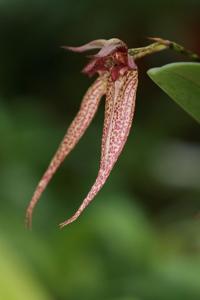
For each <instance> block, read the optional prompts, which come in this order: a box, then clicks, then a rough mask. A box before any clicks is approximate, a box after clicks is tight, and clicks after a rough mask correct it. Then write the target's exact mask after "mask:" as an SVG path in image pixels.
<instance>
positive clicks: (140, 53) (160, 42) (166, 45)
mask: <svg viewBox="0 0 200 300" xmlns="http://www.w3.org/2000/svg"><path fill="white" fill-rule="evenodd" d="M149 40H151V41H154V43H152V44H150V45H148V46H145V47H141V48H132V49H129V50H128V53H129V54H130V55H131V56H132V57H133V59H134V60H137V59H139V58H142V57H144V56H147V55H151V54H153V53H156V52H160V51H163V50H166V49H171V50H173V51H176V52H178V53H181V54H183V55H186V56H187V57H188V58H189V59H192V60H195V61H200V56H199V55H198V54H196V53H194V52H192V51H190V50H187V49H185V48H184V47H183V46H181V45H179V44H177V43H175V42H173V41H169V40H164V39H161V38H149Z"/></svg>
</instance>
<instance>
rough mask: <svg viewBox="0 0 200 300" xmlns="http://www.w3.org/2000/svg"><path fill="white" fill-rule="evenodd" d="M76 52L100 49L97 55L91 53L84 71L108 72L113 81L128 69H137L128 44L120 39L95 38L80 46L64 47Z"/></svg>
mask: <svg viewBox="0 0 200 300" xmlns="http://www.w3.org/2000/svg"><path fill="white" fill-rule="evenodd" d="M64 48H66V49H68V50H71V51H74V52H84V51H89V50H92V49H100V50H99V51H98V53H96V54H95V55H91V56H90V57H89V58H90V60H89V63H88V64H87V65H86V66H85V67H84V69H83V70H82V72H83V73H84V74H86V75H88V76H90V77H91V76H93V75H94V74H96V73H98V74H102V73H104V72H108V73H110V75H111V78H112V80H113V81H115V80H117V79H118V78H119V76H120V75H122V76H123V75H124V74H125V73H126V72H127V71H128V70H133V69H137V66H136V65H135V62H134V60H133V58H132V56H130V55H129V54H128V47H127V45H126V44H125V43H124V42H123V41H122V40H120V39H117V38H112V39H109V40H103V39H100V40H94V41H91V42H89V43H88V44H86V45H83V46H80V47H64Z"/></svg>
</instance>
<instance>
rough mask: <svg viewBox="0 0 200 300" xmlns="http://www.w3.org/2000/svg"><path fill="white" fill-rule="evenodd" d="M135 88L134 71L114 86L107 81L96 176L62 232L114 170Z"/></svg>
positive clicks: (129, 120) (128, 123)
mask: <svg viewBox="0 0 200 300" xmlns="http://www.w3.org/2000/svg"><path fill="white" fill-rule="evenodd" d="M137 84H138V73H137V70H131V71H127V73H126V74H125V75H124V76H121V77H119V78H118V79H117V80H116V81H115V82H113V80H112V78H111V77H110V78H109V80H108V85H107V92H106V105H105V120H104V128H103V137H102V149H101V162H100V169H99V172H98V176H97V178H96V181H95V183H94V185H93V186H92V188H91V190H90V192H89V193H88V195H87V196H86V198H85V199H84V200H83V202H82V204H81V206H80V207H79V209H78V210H77V211H76V213H75V214H74V215H73V216H72V217H71V218H70V219H68V220H66V221H65V222H63V223H61V224H60V227H61V228H62V227H64V226H66V225H68V224H70V223H72V222H74V221H75V220H76V219H77V218H78V217H79V216H80V214H81V213H82V212H83V210H84V209H85V208H86V207H87V206H88V205H89V203H90V202H91V201H92V200H93V198H94V197H95V196H96V194H97V193H98V192H99V190H100V189H101V188H102V186H103V185H104V183H105V182H106V180H107V178H108V176H109V174H110V172H111V170H112V169H113V167H114V164H115V163H116V161H117V159H118V157H119V155H120V153H121V151H122V149H123V147H124V145H125V143H126V140H127V138H128V135H129V131H130V128H131V124H132V120H133V115H134V109H135V98H136V90H137Z"/></svg>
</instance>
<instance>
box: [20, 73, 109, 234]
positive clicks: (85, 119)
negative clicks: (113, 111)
mask: <svg viewBox="0 0 200 300" xmlns="http://www.w3.org/2000/svg"><path fill="white" fill-rule="evenodd" d="M106 84H107V75H106V74H104V75H102V76H100V77H99V78H97V80H96V81H95V82H94V83H93V84H92V86H91V87H90V88H89V89H88V91H87V93H86V94H85V96H84V98H83V101H82V103H81V106H80V110H79V112H78V114H77V115H76V117H75V118H74V120H73V122H72V123H71V125H70V127H69V128H68V130H67V133H66V135H65V136H64V138H63V140H62V142H61V144H60V146H59V148H58V150H57V152H56V154H55V155H54V157H53V159H52V161H51V163H50V165H49V167H48V169H47V170H46V172H45V173H44V175H43V177H42V179H41V180H40V182H39V184H38V186H37V187H36V190H35V192H34V194H33V197H32V199H31V201H30V203H29V206H28V208H27V211H26V226H27V227H28V228H30V227H31V225H32V214H33V210H34V207H35V205H36V204H37V202H38V200H39V199H40V197H41V195H42V193H43V191H44V190H45V189H46V187H47V185H48V183H49V181H50V180H51V178H52V176H53V175H54V173H55V172H56V170H57V169H58V167H59V166H60V165H61V163H62V162H63V160H64V159H65V158H66V156H67V155H68V154H69V153H70V152H71V151H72V149H73V148H74V147H75V145H76V144H77V143H78V141H79V140H80V138H81V137H82V135H83V134H84V132H85V131H86V129H87V128H88V126H89V125H90V123H91V121H92V119H93V117H94V115H95V113H96V111H97V108H98V106H99V103H100V99H101V98H102V96H103V95H104V94H105V92H106Z"/></svg>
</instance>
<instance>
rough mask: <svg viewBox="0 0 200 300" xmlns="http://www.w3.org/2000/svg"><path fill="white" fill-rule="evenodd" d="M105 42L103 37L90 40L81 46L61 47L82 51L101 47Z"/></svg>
mask: <svg viewBox="0 0 200 300" xmlns="http://www.w3.org/2000/svg"><path fill="white" fill-rule="evenodd" d="M105 43H106V40H104V39H99V40H94V41H91V42H89V43H87V44H85V45H83V46H80V47H68V46H62V48H64V49H67V50H71V51H73V52H84V51H88V50H92V49H101V48H102V47H103V46H104V45H105Z"/></svg>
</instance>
